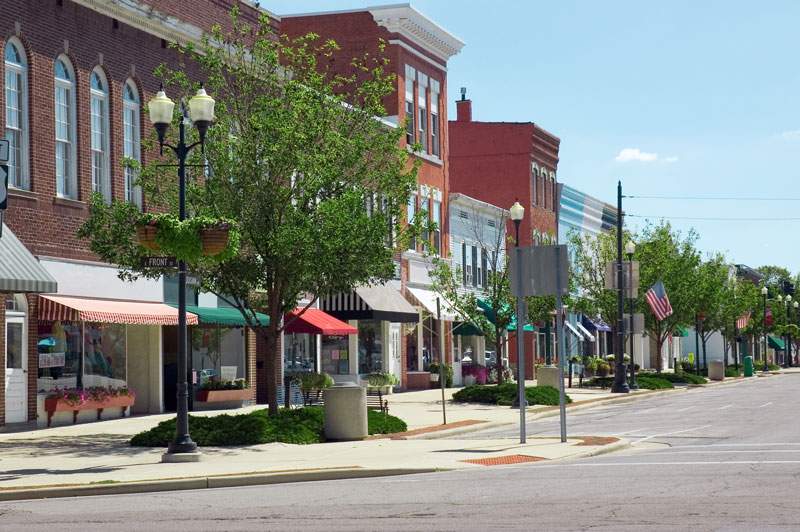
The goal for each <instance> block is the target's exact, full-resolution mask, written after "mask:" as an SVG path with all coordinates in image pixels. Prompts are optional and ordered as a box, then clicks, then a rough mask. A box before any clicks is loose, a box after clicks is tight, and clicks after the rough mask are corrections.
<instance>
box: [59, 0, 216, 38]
mask: <svg viewBox="0 0 800 532" xmlns="http://www.w3.org/2000/svg"><path fill="white" fill-rule="evenodd" d="M72 1H73V2H74V3H76V4H78V5H80V6H83V7H85V8H87V9H91V10H92V11H95V12H97V13H100V14H101V15H105V16H107V17H111V18H115V19H117V20H119V21H120V22H122V23H124V24H127V25H128V26H132V27H134V28H136V29H138V30H141V31H143V32H145V33H149V34H151V35H155V36H156V37H159V38H161V39H165V40H167V41H170V42H173V41H174V42H178V43H180V44H187V43H194V44H199V43H200V42H201V40H202V37H203V30H202V29H200V28H198V27H197V26H194V25H192V24H189V23H187V22H184V21H182V20H180V19H178V18H177V17H172V16H169V15H165V14H163V13H161V12H159V11H156V10H155V8H153V7H152V6H150V5H147V4H145V3H143V2H138V1H137V0H72Z"/></svg>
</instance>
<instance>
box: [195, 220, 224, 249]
mask: <svg viewBox="0 0 800 532" xmlns="http://www.w3.org/2000/svg"><path fill="white" fill-rule="evenodd" d="M229 234H230V224H228V223H227V222H220V223H218V224H216V225H212V226H207V227H203V228H202V229H200V242H201V243H202V245H203V255H206V256H214V255H218V254H220V253H222V252H223V251H225V249H226V248H227V247H228V237H229Z"/></svg>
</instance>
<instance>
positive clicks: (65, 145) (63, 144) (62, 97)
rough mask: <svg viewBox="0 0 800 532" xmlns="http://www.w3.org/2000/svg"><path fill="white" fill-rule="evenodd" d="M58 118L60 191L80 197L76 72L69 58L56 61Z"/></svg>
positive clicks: (57, 184) (57, 164)
mask: <svg viewBox="0 0 800 532" xmlns="http://www.w3.org/2000/svg"><path fill="white" fill-rule="evenodd" d="M53 76H54V78H55V79H54V86H55V122H56V124H55V125H56V128H55V129H56V194H58V196H60V197H64V198H72V199H78V180H77V171H76V164H75V162H76V159H77V151H76V150H77V146H76V142H75V139H76V136H77V135H76V130H75V73H74V70H73V69H72V65H71V64H70V62H69V59H67V58H66V57H63V56H62V57H59V58H58V59H56V62H55V64H54V65H53Z"/></svg>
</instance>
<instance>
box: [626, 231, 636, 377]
mask: <svg viewBox="0 0 800 532" xmlns="http://www.w3.org/2000/svg"><path fill="white" fill-rule="evenodd" d="M625 253H626V254H627V255H628V284H629V285H630V293H629V294H628V301H629V303H628V306H629V307H630V309H629V312H630V320H631V321H630V331H629V334H630V335H631V356H630V364H631V371H630V378H629V379H628V380H629V382H628V388H630V389H631V390H638V389H639V385H638V384H636V363H635V361H634V360H633V350H634V346H633V311H634V309H635V306H634V297H633V254H634V253H636V243H635V242H634V241H633V240H628V242H627V243H626V244H625Z"/></svg>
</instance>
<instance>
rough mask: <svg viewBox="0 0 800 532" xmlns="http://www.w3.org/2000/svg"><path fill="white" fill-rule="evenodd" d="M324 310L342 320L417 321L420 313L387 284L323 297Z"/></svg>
mask: <svg viewBox="0 0 800 532" xmlns="http://www.w3.org/2000/svg"><path fill="white" fill-rule="evenodd" d="M320 305H321V307H322V310H324V311H325V312H327V313H328V314H330V315H332V316H334V317H336V318H339V319H340V320H345V321H346V320H382V321H391V322H395V323H416V322H418V321H419V313H418V312H417V310H416V309H415V308H414V307H413V306H411V303H409V302H408V301H406V298H404V297H403V295H402V294H401V293H400V292H398V291H397V290H395V289H394V288H392V287H391V286H388V285H385V284H376V285H370V286H360V287H358V288H356V289H355V290H353V291H352V292H346V293H340V294H336V295H332V296H325V297H323V298H321V299H320Z"/></svg>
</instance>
